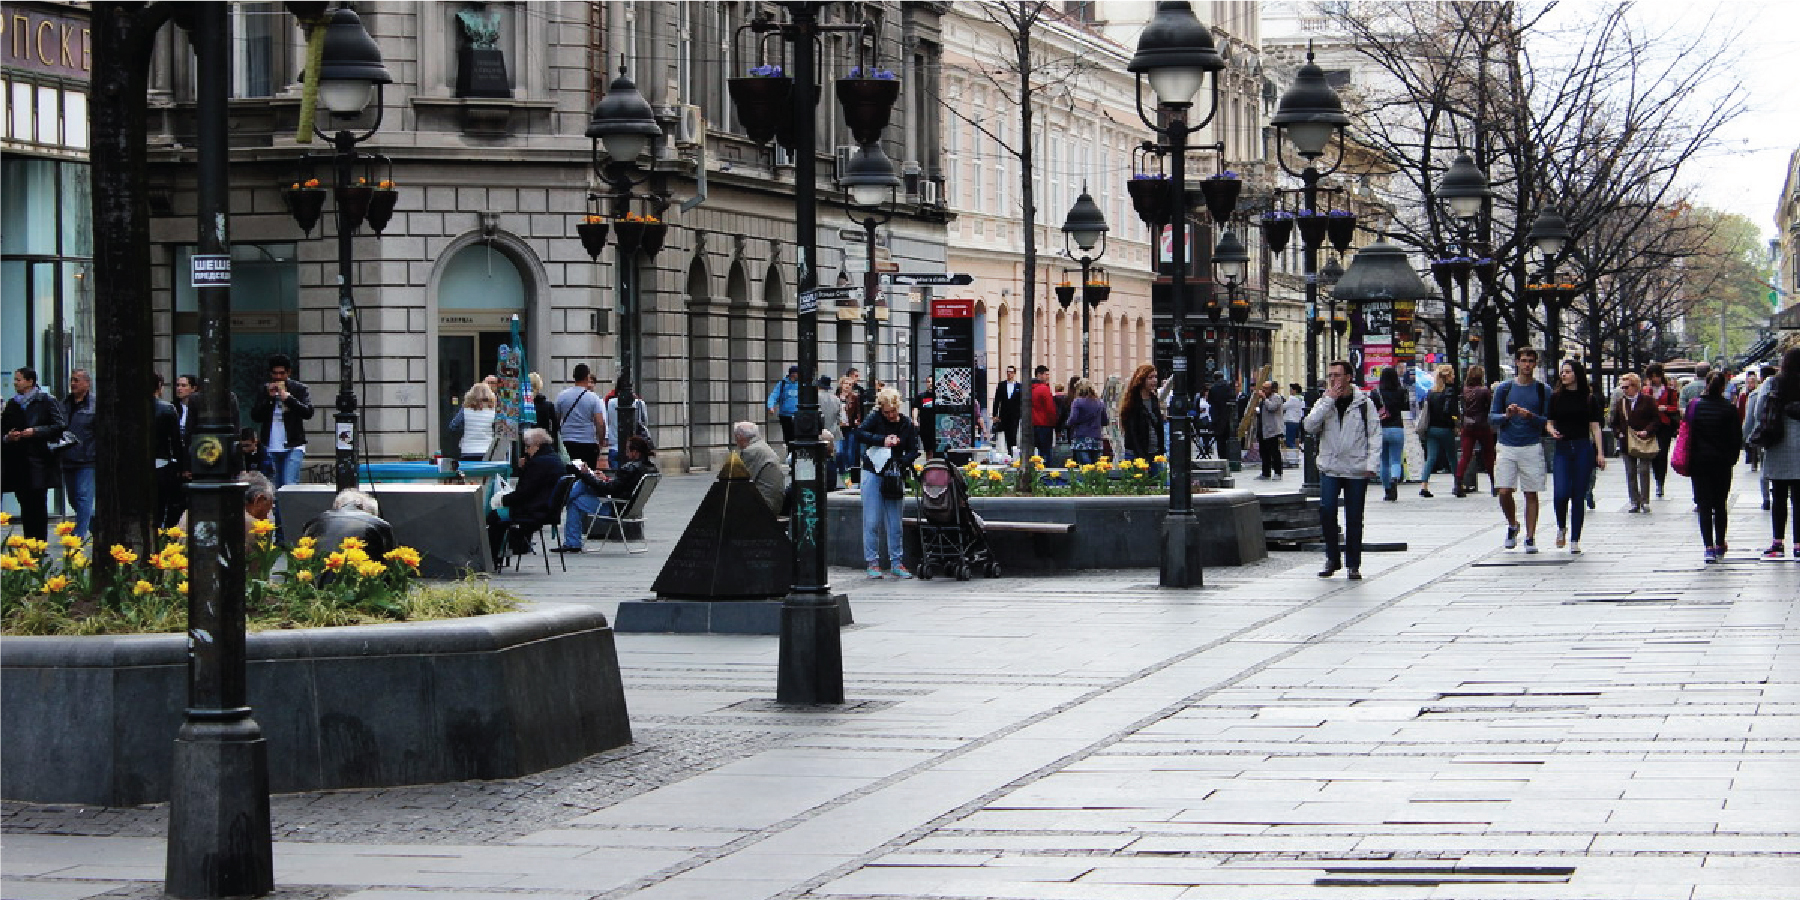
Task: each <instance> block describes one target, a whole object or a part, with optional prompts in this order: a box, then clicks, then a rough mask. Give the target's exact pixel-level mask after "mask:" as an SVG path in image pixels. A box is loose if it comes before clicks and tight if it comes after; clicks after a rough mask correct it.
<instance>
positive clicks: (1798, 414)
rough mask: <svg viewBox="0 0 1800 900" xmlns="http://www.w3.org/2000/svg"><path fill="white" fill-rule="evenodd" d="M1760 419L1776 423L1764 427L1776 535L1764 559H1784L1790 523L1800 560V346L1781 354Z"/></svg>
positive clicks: (1760, 407) (1771, 516)
mask: <svg viewBox="0 0 1800 900" xmlns="http://www.w3.org/2000/svg"><path fill="white" fill-rule="evenodd" d="M1757 406H1758V409H1757V412H1758V413H1759V416H1758V418H1759V419H1768V418H1770V417H1773V418H1774V419H1775V420H1776V421H1777V422H1779V424H1778V425H1777V424H1776V422H1768V423H1765V424H1763V426H1762V434H1761V435H1759V437H1762V438H1763V441H1764V442H1763V443H1761V445H1760V446H1761V447H1762V451H1763V461H1762V470H1763V477H1765V478H1767V479H1769V487H1770V490H1771V492H1772V493H1773V495H1774V496H1773V497H1772V502H1771V506H1770V509H1769V522H1770V525H1772V526H1773V530H1774V532H1775V540H1774V542H1773V543H1771V544H1770V545H1769V549H1768V550H1765V551H1763V559H1780V558H1781V557H1782V551H1783V550H1784V549H1785V548H1784V547H1783V546H1782V542H1781V539H1782V536H1783V534H1784V533H1785V532H1786V531H1787V529H1788V522H1789V521H1790V516H1791V521H1792V522H1793V528H1794V534H1793V539H1794V547H1793V552H1794V558H1795V559H1800V347H1794V348H1791V349H1789V350H1788V351H1787V352H1786V353H1784V354H1782V355H1781V371H1780V372H1778V373H1776V375H1775V376H1774V377H1773V378H1770V379H1769V383H1768V384H1767V385H1766V386H1765V387H1764V388H1763V396H1762V400H1761V402H1760V403H1759V404H1757ZM1772 427H1774V428H1779V430H1780V432H1781V439H1780V440H1774V439H1773V436H1772V435H1770V433H1769V432H1770V431H1771V429H1772Z"/></svg>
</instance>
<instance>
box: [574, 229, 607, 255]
mask: <svg viewBox="0 0 1800 900" xmlns="http://www.w3.org/2000/svg"><path fill="white" fill-rule="evenodd" d="M575 233H576V234H578V235H580V236H581V249H583V250H586V251H587V255H588V258H589V259H599V258H600V251H602V250H605V249H606V223H605V222H582V223H580V224H577V225H576V226H575Z"/></svg>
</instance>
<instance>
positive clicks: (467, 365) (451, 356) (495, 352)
mask: <svg viewBox="0 0 1800 900" xmlns="http://www.w3.org/2000/svg"><path fill="white" fill-rule="evenodd" d="M511 337H512V334H511V332H510V331H469V332H466V333H463V334H445V333H443V331H442V330H440V331H439V332H438V388H437V404H438V423H439V424H438V448H439V450H440V451H441V452H442V453H444V454H445V455H446V456H455V455H456V454H457V437H456V435H453V434H451V433H450V420H451V419H452V418H455V416H456V411H457V410H459V409H461V408H462V402H463V395H464V394H467V393H468V392H469V388H471V387H473V386H474V384H475V382H477V381H480V380H481V379H483V378H486V377H487V376H489V375H492V374H494V370H495V369H496V368H498V367H499V365H500V345H502V344H504V343H506V342H507V341H508V340H510V339H511Z"/></svg>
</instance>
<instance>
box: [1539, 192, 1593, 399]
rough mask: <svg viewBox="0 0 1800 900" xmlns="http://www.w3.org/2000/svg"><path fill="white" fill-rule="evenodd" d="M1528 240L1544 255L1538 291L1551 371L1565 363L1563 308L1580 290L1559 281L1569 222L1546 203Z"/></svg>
mask: <svg viewBox="0 0 1800 900" xmlns="http://www.w3.org/2000/svg"><path fill="white" fill-rule="evenodd" d="M1527 240H1529V241H1530V242H1531V245H1532V246H1533V247H1536V248H1537V251H1538V253H1540V254H1543V257H1544V270H1545V273H1544V276H1543V278H1544V286H1543V287H1540V288H1539V289H1538V290H1537V291H1535V292H1529V289H1528V295H1529V293H1536V294H1538V295H1539V296H1541V297H1542V298H1543V301H1544V363H1545V366H1546V368H1548V369H1549V370H1550V371H1552V372H1554V371H1556V369H1555V367H1556V366H1560V365H1562V308H1563V305H1564V304H1566V303H1568V302H1569V301H1570V300H1573V299H1575V297H1576V296H1578V295H1579V293H1580V291H1579V290H1578V289H1575V288H1564V287H1563V286H1562V284H1561V283H1560V282H1559V281H1557V277H1556V266H1557V263H1558V262H1560V261H1561V259H1562V257H1563V254H1564V252H1565V251H1567V250H1568V249H1569V241H1570V240H1571V235H1570V233H1569V223H1568V221H1567V220H1565V219H1564V218H1563V217H1562V213H1561V212H1559V211H1557V208H1556V207H1554V206H1546V207H1544V208H1543V209H1542V210H1540V211H1539V212H1538V214H1537V218H1535V219H1532V220H1531V231H1530V232H1529V236H1528V237H1527Z"/></svg>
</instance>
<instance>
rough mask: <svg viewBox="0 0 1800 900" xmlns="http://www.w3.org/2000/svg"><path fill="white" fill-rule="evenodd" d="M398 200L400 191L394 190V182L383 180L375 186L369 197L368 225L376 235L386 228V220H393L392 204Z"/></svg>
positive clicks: (395, 203)
mask: <svg viewBox="0 0 1800 900" xmlns="http://www.w3.org/2000/svg"><path fill="white" fill-rule="evenodd" d="M399 202H400V192H399V191H396V190H394V183H393V182H391V181H384V182H382V183H381V184H378V185H376V186H375V193H374V194H373V195H371V196H370V197H369V227H370V228H372V229H374V231H375V234H376V236H377V237H379V236H380V235H381V233H382V232H383V231H386V230H387V227H388V222H390V221H393V218H394V206H395V205H397V204H398V203H399Z"/></svg>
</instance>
